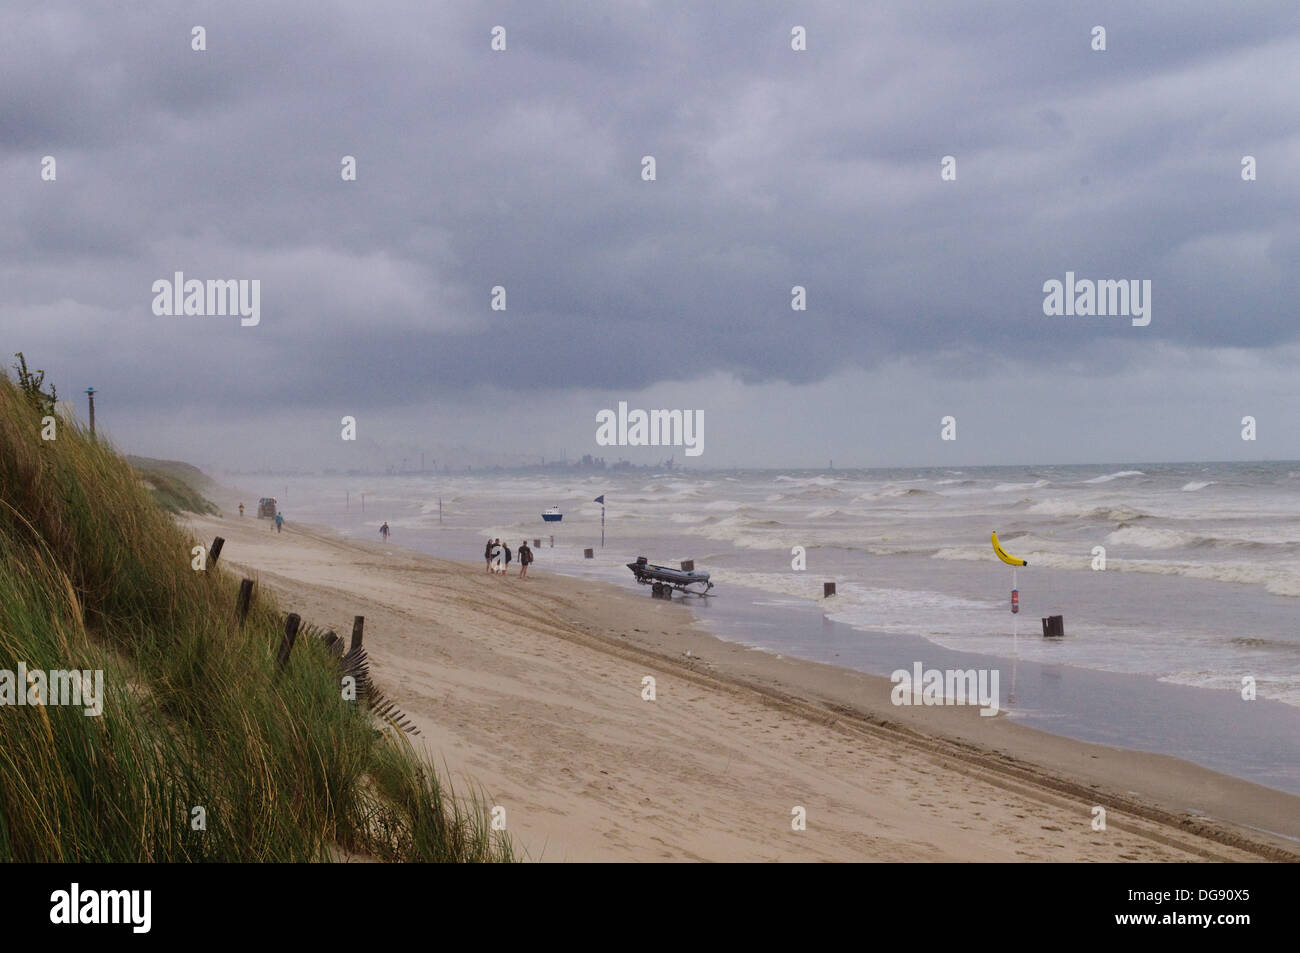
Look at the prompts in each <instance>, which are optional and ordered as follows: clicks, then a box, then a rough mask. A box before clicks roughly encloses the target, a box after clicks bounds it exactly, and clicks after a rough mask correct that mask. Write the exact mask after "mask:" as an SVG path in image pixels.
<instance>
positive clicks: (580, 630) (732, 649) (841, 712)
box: [192, 517, 1300, 861]
mask: <svg viewBox="0 0 1300 953" xmlns="http://www.w3.org/2000/svg"><path fill="white" fill-rule="evenodd" d="M192 525H193V528H194V532H195V534H196V536H197V537H198V538H199V539H201V540H206V539H210V538H211V537H212V536H215V535H221V536H223V537H225V539H226V541H227V542H226V547H225V550H224V553H223V554H222V561H223V563H224V564H227V565H230V564H235V565H237V566H238V567H240V568H243V569H246V570H247V571H248V573H249V574H256V575H257V576H258V578H259V580H260V582H261V584H262V585H264V586H269V587H270V588H272V589H273V590H275V591H276V593H277V594H278V596H279V598H280V600H281V604H282V606H283V608H285V610H286V611H295V612H298V613H300V614H302V616H303V617H304V618H306V619H308V620H310V621H312V622H316V623H320V624H326V625H329V626H332V627H335V628H337V629H338V630H339V631H340V632H343V631H346V630H348V629H349V628H350V625H351V619H352V616H353V615H364V616H365V617H366V644H367V647H368V649H369V650H370V653H371V657H372V660H373V664H374V676H375V679H376V681H377V682H378V684H379V685H380V686H381V687H382V688H383V690H384V691H385V692H386V693H387V694H388V695H389V696H390V697H391V698H392V699H393V700H394V701H396V702H397V703H398V704H399V705H400V706H401V707H402V708H403V709H404V711H405V712H406V713H407V714H408V715H410V716H411V717H412V719H413V720H414V721H415V722H416V724H418V725H419V727H420V729H421V732H422V734H421V735H420V736H418V738H417V739H416V742H417V743H418V744H424V745H427V746H428V748H429V750H430V752H431V753H432V754H433V755H434V757H435V758H437V759H438V760H440V761H442V762H443V763H445V765H446V767H447V769H448V770H449V771H450V772H451V774H452V776H453V778H454V780H455V782H456V783H457V786H458V787H460V788H464V787H466V786H469V785H471V784H472V785H474V786H476V787H479V788H481V789H482V790H483V792H484V793H485V794H486V795H487V796H488V798H489V800H490V802H491V803H492V804H494V805H501V806H503V807H504V808H505V809H506V812H507V814H506V817H507V825H508V829H509V830H510V831H511V833H512V834H513V836H514V837H515V839H516V842H517V843H518V844H519V846H521V847H522V848H523V849H524V850H525V851H526V852H527V854H528V855H529V856H530V857H532V858H533V859H540V860H543V861H588V860H595V861H610V860H733V861H754V860H764V861H766V860H795V861H810V860H898V861H906V860H979V861H1016V860H1057V861H1120V860H1130V861H1166V860H1197V859H1207V860H1259V859H1296V858H1295V856H1294V855H1293V854H1291V853H1289V851H1291V850H1294V849H1295V847H1294V844H1291V845H1290V846H1288V841H1287V840H1285V839H1283V838H1279V837H1273V836H1269V835H1266V834H1261V833H1258V832H1254V831H1251V830H1249V828H1261V829H1264V830H1269V831H1278V832H1281V833H1284V834H1287V835H1289V836H1291V837H1300V810H1297V807H1300V799H1297V798H1294V797H1291V796H1288V795H1284V794H1281V793H1278V792H1274V791H1271V790H1269V789H1266V788H1261V787H1258V786H1256V785H1252V784H1248V783H1246V782H1241V781H1236V780H1234V779H1231V778H1227V777H1224V776H1222V775H1218V774H1215V773H1213V772H1210V771H1207V770H1204V769H1201V768H1198V767H1196V766H1194V765H1190V764H1187V763H1184V762H1180V761H1177V760H1175V759H1171V758H1163V757H1158V756H1151V755H1141V754H1135V753H1131V752H1122V751H1117V750H1115V749H1111V748H1105V747H1101V746H1095V745H1085V744H1080V743H1076V742H1071V741H1068V740H1064V739H1058V738H1054V737H1052V736H1049V735H1045V734H1042V733H1039V732H1033V731H1029V730H1027V729H1023V728H1020V727H1019V726H1016V725H1013V724H1010V723H1008V722H1007V719H1005V718H986V719H980V718H979V717H978V716H977V715H974V713H973V712H972V711H971V710H970V709H961V710H957V709H951V708H947V709H933V708H913V709H894V708H891V707H890V706H889V705H888V703H887V698H888V688H889V683H888V681H887V680H885V679H881V678H877V677H874V676H866V675H860V674H858V673H853V672H847V671H844V670H839V669H834V668H830V667H827V666H821V665H816V664H812V663H804V662H799V661H796V660H791V659H781V658H777V657H774V656H771V655H765V654H763V653H759V652H755V651H751V650H748V649H745V648H743V647H740V646H736V645H733V644H729V643H724V642H721V641H719V640H717V639H714V638H712V637H711V636H709V635H707V634H706V633H705V632H703V631H702V630H700V629H698V628H696V627H695V626H694V625H693V623H692V619H691V615H690V613H689V612H688V611H687V610H686V609H684V608H683V607H681V606H679V605H676V604H671V603H663V602H659V601H656V600H652V599H650V598H649V597H648V596H645V595H643V594H641V593H631V592H624V591H622V590H620V589H618V588H617V587H613V586H609V585H605V584H601V583H594V582H585V581H581V580H575V579H571V578H567V577H562V576H557V575H553V574H548V573H546V572H544V571H541V570H536V569H535V570H534V572H535V575H533V576H531V577H530V578H529V579H527V580H524V581H520V580H519V579H517V578H515V575H514V571H513V569H512V572H511V574H510V576H509V577H508V578H501V577H496V576H489V575H487V574H485V573H484V572H483V569H482V566H481V565H474V564H459V563H453V562H447V561H443V560H436V559H432V558H429V557H426V556H423V555H420V554H417V553H413V552H410V551H407V550H403V549H402V548H400V547H398V546H394V545H391V544H387V545H379V544H373V545H372V544H368V543H360V544H359V543H355V542H349V541H344V540H341V539H339V538H337V537H335V536H333V535H331V534H329V533H328V532H326V531H321V530H317V529H312V528H309V527H302V526H298V525H294V524H288V525H287V527H286V530H285V532H284V533H283V534H282V535H279V536H277V535H276V534H275V533H274V532H273V531H272V530H271V529H270V527H269V525H268V524H267V523H266V522H265V521H258V520H255V519H252V518H245V519H242V520H241V519H239V518H237V517H235V518H228V519H218V518H205V519H196V520H194V521H193V524H192ZM687 651H690V652H691V657H689V658H688V657H687V656H686V655H685V654H684V653H685V652H687ZM647 675H648V676H652V677H653V678H654V679H655V681H656V693H657V697H656V700H654V701H645V700H643V699H642V679H643V677H645V676H647ZM1094 805H1101V806H1104V807H1105V808H1106V810H1107V829H1106V830H1105V831H1094V830H1093V828H1092V821H1093V810H1092V809H1093V807H1094ZM796 807H802V808H803V809H805V811H806V816H807V829H806V830H802V831H795V830H792V828H791V820H792V817H793V815H792V810H793V809H794V808H796ZM1190 812H1199V813H1196V814H1193V813H1190Z"/></svg>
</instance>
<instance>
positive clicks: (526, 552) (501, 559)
mask: <svg viewBox="0 0 1300 953" xmlns="http://www.w3.org/2000/svg"><path fill="white" fill-rule="evenodd" d="M511 555H512V554H511V552H510V547H509V546H507V545H505V544H504V543H502V542H501V540H500V539H489V540H488V541H487V546H486V547H485V548H484V550H483V558H484V559H485V560H486V561H487V571H488V572H489V573H494V572H495V573H500V574H501V575H503V576H504V575H505V574H506V568H507V567H508V566H509V565H510V558H511ZM532 561H533V551H532V550H531V549H529V548H528V540H524V541H523V542H521V543H520V544H519V578H520V579H526V578H528V566H529V564H530V563H532Z"/></svg>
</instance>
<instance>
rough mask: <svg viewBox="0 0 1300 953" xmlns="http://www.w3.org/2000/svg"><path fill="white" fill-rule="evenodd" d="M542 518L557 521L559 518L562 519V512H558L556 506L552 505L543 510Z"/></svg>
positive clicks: (550, 521)
mask: <svg viewBox="0 0 1300 953" xmlns="http://www.w3.org/2000/svg"><path fill="white" fill-rule="evenodd" d="M542 519H544V520H546V522H548V523H558V522H559V521H560V520H562V519H564V514H563V513H561V512H560V508H559V507H558V506H552V507H551V508H550V509H549V510H544V511H543V512H542Z"/></svg>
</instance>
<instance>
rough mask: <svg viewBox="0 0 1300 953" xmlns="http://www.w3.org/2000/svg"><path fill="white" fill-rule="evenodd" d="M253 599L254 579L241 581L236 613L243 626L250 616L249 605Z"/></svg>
mask: <svg viewBox="0 0 1300 953" xmlns="http://www.w3.org/2000/svg"><path fill="white" fill-rule="evenodd" d="M252 599H253V580H251V579H245V580H243V581H241V582H240V583H239V600H238V601H237V602H236V603H235V614H236V615H237V616H238V617H239V624H240V625H241V626H242V625H243V624H244V620H245V619H247V618H248V606H249V604H250V603H251V602H252Z"/></svg>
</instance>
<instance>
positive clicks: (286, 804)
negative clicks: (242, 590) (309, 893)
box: [0, 375, 512, 861]
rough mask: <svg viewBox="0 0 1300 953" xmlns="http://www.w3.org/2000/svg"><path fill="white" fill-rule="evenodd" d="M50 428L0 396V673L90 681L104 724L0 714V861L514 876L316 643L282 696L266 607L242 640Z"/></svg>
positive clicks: (100, 458) (82, 452)
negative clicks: (414, 868) (94, 677)
mask: <svg viewBox="0 0 1300 953" xmlns="http://www.w3.org/2000/svg"><path fill="white" fill-rule="evenodd" d="M38 390H39V387H38ZM48 409H49V408H48V407H47V406H43V405H42V404H41V402H40V401H38V400H34V399H33V398H32V396H31V395H30V393H29V392H27V391H25V390H24V388H23V387H22V386H20V385H16V384H15V383H14V382H13V381H11V380H10V379H9V378H8V377H7V376H5V375H0V671H5V670H7V671H10V672H14V671H16V670H17V669H18V666H19V663H23V664H24V665H25V666H26V669H27V670H28V671H33V670H42V671H52V670H71V669H78V670H89V671H97V670H102V671H103V673H104V675H103V683H102V684H103V697H102V698H101V699H99V702H100V703H102V707H103V710H102V714H100V715H98V716H93V715H90V716H88V715H87V714H86V709H85V707H84V706H83V707H77V706H66V705H25V706H18V705H16V704H13V703H12V702H7V703H6V704H3V705H0V860H4V861H12V860H17V861H198V860H215V861H310V860H328V859H331V858H332V857H334V856H337V854H338V853H339V852H340V851H345V852H352V853H356V854H361V855H365V856H370V857H374V858H377V859H382V860H396V861H426V860H427V861H496V860H510V859H512V848H511V845H510V842H509V840H508V839H507V838H505V837H504V836H503V835H501V834H496V833H493V832H491V831H490V830H489V826H488V824H487V822H486V812H485V807H484V805H483V804H482V803H481V802H480V801H479V800H471V801H468V802H466V801H462V800H460V799H457V798H455V797H454V796H453V795H452V792H451V791H450V790H449V789H447V787H446V786H445V783H444V782H441V781H440V779H439V776H438V774H437V771H436V770H435V769H434V768H433V766H432V765H430V764H428V763H426V762H425V761H424V760H423V759H421V758H420V757H418V756H417V755H416V753H415V752H414V751H413V749H412V748H411V747H410V745H409V744H408V743H407V741H406V739H405V736H404V735H401V734H400V733H399V732H396V731H394V730H392V729H391V728H387V727H385V726H383V725H378V726H377V725H376V723H373V722H372V720H371V719H370V718H369V717H368V716H367V715H366V713H365V712H364V711H359V710H358V709H357V707H356V705H355V704H354V703H350V702H347V701H344V700H343V699H342V697H341V689H340V681H339V670H338V663H337V660H336V659H335V658H333V657H332V656H331V655H330V654H329V653H328V652H327V651H326V650H325V649H324V647H323V645H322V644H321V643H320V642H319V641H318V640H316V639H311V638H307V639H300V640H299V641H298V644H297V645H296V647H295V649H294V653H293V657H292V660H291V662H290V664H289V666H288V668H287V669H286V670H285V671H284V672H283V673H282V674H280V675H279V676H278V677H277V675H276V663H275V650H276V647H277V646H278V645H279V641H280V633H281V631H282V622H281V615H280V613H279V610H278V609H277V608H276V606H275V605H274V604H273V603H272V601H271V600H270V598H269V597H268V596H267V595H266V594H265V593H261V594H259V596H258V598H257V599H256V600H255V604H254V607H253V610H252V612H251V613H250V615H249V617H248V619H247V620H246V622H245V624H244V625H243V626H242V627H240V626H239V625H238V624H237V623H236V621H235V618H234V606H235V601H236V594H237V590H238V580H237V579H235V578H234V577H231V576H229V575H228V574H226V573H225V572H223V571H222V570H221V569H220V568H217V567H212V568H209V569H208V570H207V571H205V572H196V571H195V570H193V569H192V568H191V565H190V560H191V555H190V550H191V547H192V546H193V545H194V541H193V540H192V539H190V538H189V537H188V536H187V535H186V533H184V532H183V531H182V530H181V529H180V528H179V527H178V526H177V525H176V524H175V523H174V522H173V521H172V519H171V517H170V516H169V515H168V514H167V513H166V512H165V511H164V510H163V509H162V508H160V506H159V505H158V504H157V503H156V502H155V501H154V499H153V498H152V496H151V493H150V489H149V488H147V487H146V486H145V484H144V483H142V481H141V479H140V476H139V474H137V472H136V471H135V470H133V469H132V467H131V466H130V464H128V463H127V461H126V460H125V459H123V458H122V457H121V456H119V455H118V454H117V453H116V452H115V451H113V450H112V449H111V448H110V447H109V446H108V445H107V444H106V443H105V442H104V441H102V440H97V439H93V438H91V437H90V436H89V434H88V433H86V432H85V431H83V430H82V429H81V428H80V427H78V426H77V425H75V424H74V423H72V422H70V421H63V420H60V421H58V422H57V436H56V437H55V439H53V440H45V439H42V418H43V417H44V416H46V414H45V411H47V410H48ZM22 688H23V686H19V690H22ZM0 697H2V696H0ZM377 727H383V728H385V730H383V731H382V732H381V731H378V730H376V729H377ZM200 821H202V824H200Z"/></svg>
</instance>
